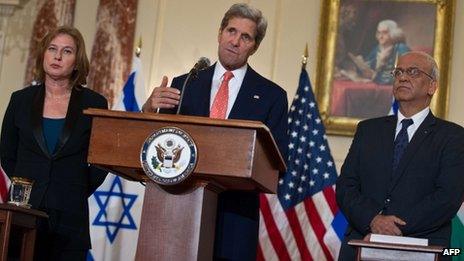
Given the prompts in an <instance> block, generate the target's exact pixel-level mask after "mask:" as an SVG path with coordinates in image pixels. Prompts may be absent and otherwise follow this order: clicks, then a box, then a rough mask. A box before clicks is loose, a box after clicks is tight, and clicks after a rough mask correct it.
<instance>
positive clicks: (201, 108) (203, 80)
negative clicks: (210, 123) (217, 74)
mask: <svg viewBox="0 0 464 261" xmlns="http://www.w3.org/2000/svg"><path fill="white" fill-rule="evenodd" d="M214 67H215V64H213V65H212V66H210V67H208V68H206V69H205V70H203V71H200V72H199V73H198V78H197V79H193V80H192V82H191V84H189V86H187V88H191V89H190V92H189V93H191V95H192V97H195V99H194V101H195V105H197V106H193V107H192V110H193V111H194V113H193V115H197V116H205V117H209V104H210V96H211V84H212V81H213V74H214ZM189 114H190V113H189Z"/></svg>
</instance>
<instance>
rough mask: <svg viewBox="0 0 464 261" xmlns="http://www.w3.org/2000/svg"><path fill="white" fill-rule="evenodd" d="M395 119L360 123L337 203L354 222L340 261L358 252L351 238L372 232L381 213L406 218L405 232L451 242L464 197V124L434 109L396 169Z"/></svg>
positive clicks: (432, 241) (437, 242) (339, 184)
mask: <svg viewBox="0 0 464 261" xmlns="http://www.w3.org/2000/svg"><path fill="white" fill-rule="evenodd" d="M396 123H397V118H396V117H395V116H389V117H383V118H377V119H371V120H366V121H363V122H361V123H359V125H358V129H357V131H356V134H355V137H354V140H353V143H352V145H351V148H350V150H349V153H348V156H347V157H346V159H345V163H344V164H343V167H342V171H341V175H340V177H339V178H338V181H337V189H336V190H337V191H336V194H337V203H338V205H339V206H340V208H341V209H342V211H343V214H345V216H346V218H347V219H348V222H349V227H348V229H347V231H346V233H345V240H344V243H343V244H342V249H341V252H340V259H341V260H350V259H351V257H352V255H353V254H354V253H353V251H352V250H353V249H352V248H351V247H349V246H347V245H346V242H347V241H349V240H350V239H362V238H363V237H364V236H365V235H366V234H368V233H370V229H369V225H370V222H371V221H372V219H373V218H374V217H375V216H376V215H377V214H379V213H380V212H382V214H384V215H395V216H397V217H399V218H401V219H403V220H404V221H405V222H406V225H404V226H401V227H400V229H401V231H402V233H403V235H404V236H412V237H421V238H428V239H429V244H433V245H442V246H445V247H446V246H449V241H450V235H451V234H450V233H451V219H452V218H453V217H454V216H455V215H456V212H457V211H458V209H459V207H460V205H461V202H462V200H463V199H464V198H463V197H464V129H463V128H462V127H461V126H459V125H457V124H454V123H451V122H448V121H444V120H441V119H439V118H435V117H434V116H433V114H432V113H429V115H428V116H427V117H426V118H425V120H424V122H423V123H422V124H421V125H420V126H419V128H418V129H417V131H416V132H415V134H414V136H413V138H412V140H411V141H410V143H409V145H408V147H407V148H406V151H405V152H404V154H403V156H402V158H401V161H400V163H399V165H398V168H397V170H396V172H395V173H392V161H393V141H394V138H395V128H396Z"/></svg>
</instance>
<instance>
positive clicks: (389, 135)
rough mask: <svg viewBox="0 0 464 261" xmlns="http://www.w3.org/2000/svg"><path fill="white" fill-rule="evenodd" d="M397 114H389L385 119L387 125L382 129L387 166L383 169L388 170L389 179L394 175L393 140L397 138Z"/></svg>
mask: <svg viewBox="0 0 464 261" xmlns="http://www.w3.org/2000/svg"><path fill="white" fill-rule="evenodd" d="M396 122H397V117H396V116H389V117H387V118H386V119H385V127H384V128H383V131H382V144H383V146H382V147H383V148H384V149H385V152H386V153H385V161H384V162H385V166H383V169H384V170H385V171H386V172H387V174H388V175H387V176H388V179H390V177H391V176H392V171H393V169H392V162H393V141H394V140H395V130H396Z"/></svg>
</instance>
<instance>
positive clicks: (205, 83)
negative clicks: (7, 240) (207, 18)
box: [162, 65, 288, 260]
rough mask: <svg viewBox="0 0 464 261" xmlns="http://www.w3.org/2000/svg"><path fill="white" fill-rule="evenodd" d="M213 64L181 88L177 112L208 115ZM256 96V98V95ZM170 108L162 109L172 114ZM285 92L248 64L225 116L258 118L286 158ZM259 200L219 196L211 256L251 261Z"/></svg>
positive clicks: (232, 194) (254, 195) (243, 195)
mask: <svg viewBox="0 0 464 261" xmlns="http://www.w3.org/2000/svg"><path fill="white" fill-rule="evenodd" d="M213 74H214V65H213V66H210V67H208V68H206V69H205V70H203V71H200V72H199V74H198V78H197V79H194V80H192V81H191V82H190V84H189V85H188V86H187V87H186V89H185V90H184V92H185V93H184V100H183V103H182V105H181V110H180V112H181V114H184V115H195V116H205V117H208V116H209V110H210V93H211V82H212V79H213ZM186 76H187V75H182V76H179V77H177V78H174V79H173V81H172V84H171V86H173V87H176V88H179V89H180V88H181V87H182V85H183V82H184V80H185V78H186ZM256 97H259V98H256ZM176 110H177V108H175V109H173V110H163V111H162V112H165V113H174V112H175V111H176ZM287 110H288V102H287V94H286V92H285V91H284V90H283V89H282V88H280V87H279V86H278V85H277V84H275V83H273V82H271V81H269V80H267V79H266V78H264V77H263V76H261V75H259V74H258V73H256V72H255V71H254V70H253V69H252V68H251V67H250V66H248V69H247V72H246V74H245V77H244V79H243V83H242V86H241V88H240V91H239V93H238V96H237V99H236V100H235V103H234V106H233V107H232V110H231V112H230V114H229V119H243V120H255V121H261V122H263V123H264V124H266V126H267V127H269V129H270V130H271V133H272V135H273V136H274V139H275V140H276V142H277V144H278V147H279V149H280V152H281V153H282V155H283V156H284V158H286V151H287V145H288V137H287ZM258 211H259V199H258V194H257V193H255V192H237V191H233V192H232V191H229V192H224V193H221V194H220V195H219V199H218V212H217V224H216V240H215V257H216V258H226V259H229V260H255V259H256V247H257V244H258V226H259V212H258Z"/></svg>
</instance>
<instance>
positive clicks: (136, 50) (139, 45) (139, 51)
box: [135, 36, 142, 58]
mask: <svg viewBox="0 0 464 261" xmlns="http://www.w3.org/2000/svg"><path fill="white" fill-rule="evenodd" d="M141 52H142V36H140V37H139V43H138V44H137V46H136V47H135V56H137V58H140V53H141Z"/></svg>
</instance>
